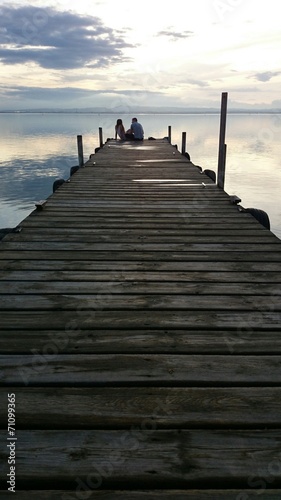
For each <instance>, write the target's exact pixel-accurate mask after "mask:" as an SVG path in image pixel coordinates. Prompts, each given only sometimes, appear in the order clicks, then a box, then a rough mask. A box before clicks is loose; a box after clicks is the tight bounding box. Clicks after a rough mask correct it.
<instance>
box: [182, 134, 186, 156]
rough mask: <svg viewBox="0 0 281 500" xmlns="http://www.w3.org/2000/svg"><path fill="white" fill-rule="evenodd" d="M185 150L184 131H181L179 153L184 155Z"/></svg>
mask: <svg viewBox="0 0 281 500" xmlns="http://www.w3.org/2000/svg"><path fill="white" fill-rule="evenodd" d="M185 152H186V132H182V137H181V154H182V155H184V154H185Z"/></svg>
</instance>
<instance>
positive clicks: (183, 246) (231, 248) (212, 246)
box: [1, 238, 281, 259]
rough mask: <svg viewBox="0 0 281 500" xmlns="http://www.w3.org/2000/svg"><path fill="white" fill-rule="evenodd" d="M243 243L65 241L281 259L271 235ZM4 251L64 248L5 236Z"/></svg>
mask: <svg viewBox="0 0 281 500" xmlns="http://www.w3.org/2000/svg"><path fill="white" fill-rule="evenodd" d="M254 241H255V240H253V241H252V242H247V241H245V242H243V241H242V238H241V242H240V243H237V242H234V243H225V240H222V241H221V242H218V243H216V242H213V243H208V241H207V238H205V240H204V241H202V242H201V243H196V242H187V241H186V242H183V243H180V242H179V243H168V242H161V241H159V242H158V243H157V242H155V243H149V242H145V241H144V242H138V241H132V242H130V243H128V242H127V241H124V242H123V243H118V242H116V241H113V242H112V241H110V240H109V241H107V242H103V243H99V242H98V241H97V242H96V243H87V241H84V242H80V243H79V242H73V241H71V242H67V248H68V250H72V251H74V250H77V251H79V252H85V251H88V252H93V251H117V252H118V251H123V252H124V251H128V252H130V251H139V252H146V251H154V252H156V251H157V252H158V251H168V252H188V251H189V252H196V253H197V252H239V251H240V252H241V251H243V252H251V253H252V252H262V253H263V254H264V253H265V252H268V253H270V252H279V254H280V255H279V256H280V259H281V246H280V245H279V240H278V239H277V238H276V240H275V238H273V239H272V240H271V242H270V243H262V242H256V243H255V242H254ZM1 245H2V248H3V250H9V251H12V250H20V251H24V250H31V251H35V250H37V251H38V250H44V251H50V250H53V251H54V250H65V247H66V242H65V241H61V242H57V241H31V242H29V241H23V242H22V241H20V240H18V241H6V238H5V239H4V241H2V243H1ZM263 258H264V257H263Z"/></svg>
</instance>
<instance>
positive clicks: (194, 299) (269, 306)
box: [0, 282, 281, 331]
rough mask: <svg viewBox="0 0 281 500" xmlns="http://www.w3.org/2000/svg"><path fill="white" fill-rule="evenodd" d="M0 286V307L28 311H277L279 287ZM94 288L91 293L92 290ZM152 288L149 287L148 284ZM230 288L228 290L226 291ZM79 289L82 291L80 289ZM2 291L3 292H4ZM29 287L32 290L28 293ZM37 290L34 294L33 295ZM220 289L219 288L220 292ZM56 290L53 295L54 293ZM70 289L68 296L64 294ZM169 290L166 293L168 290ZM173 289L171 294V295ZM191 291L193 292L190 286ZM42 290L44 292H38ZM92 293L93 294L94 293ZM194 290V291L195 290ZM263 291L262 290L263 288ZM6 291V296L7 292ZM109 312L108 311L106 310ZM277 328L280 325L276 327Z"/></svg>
mask: <svg viewBox="0 0 281 500" xmlns="http://www.w3.org/2000/svg"><path fill="white" fill-rule="evenodd" d="M0 284H3V287H1V286H0V294H1V293H3V295H2V296H1V295H0V299H1V302H0V310H10V311H15V312H17V311H19V310H29V311H54V312H56V311H76V310H83V311H87V310H88V311H93V310H97V309H99V310H103V311H111V310H116V311H118V310H123V311H129V310H134V311H138V310H156V311H161V310H164V311H173V310H174V311H196V310H197V311H201V310H202V311H204V310H208V311H251V312H252V313H254V312H255V311H258V312H263V311H275V312H277V311H281V287H280V286H279V287H275V288H271V289H269V287H267V289H266V293H267V294H269V293H270V292H271V293H272V297H270V298H269V297H268V296H267V295H265V296H259V295H255V293H260V290H259V286H260V285H259V284H257V286H256V287H255V288H254V287H253V288H252V295H243V287H242V286H241V285H240V284H239V288H238V287H237V289H236V293H239V291H240V292H241V295H240V296H236V295H231V292H232V294H233V293H234V292H233V290H232V289H231V287H225V289H226V291H225V294H224V295H213V294H212V293H211V290H210V286H209V285H208V292H209V293H211V294H210V295H206V290H205V295H203V294H201V293H200V291H201V290H200V288H201V287H199V288H198V295H187V294H185V295H184V294H182V295H180V294H179V292H180V290H181V287H180V286H177V285H175V286H174V290H170V288H172V287H170V286H169V285H168V286H167V285H166V293H167V295H163V291H164V290H163V289H165V287H162V286H158V294H157V292H156V293H154V294H151V290H150V287H149V286H147V285H145V286H143V287H142V285H140V286H139V285H137V286H135V287H134V288H135V291H136V289H138V293H133V292H132V290H129V289H128V286H126V285H123V289H124V290H125V289H126V292H127V293H126V294H122V293H120V288H119V293H118V292H117V291H116V289H115V287H114V285H113V284H112V283H109V284H108V285H105V284H100V286H97V287H95V284H94V286H92V284H91V286H90V287H89V286H87V287H86V288H87V292H85V290H84V289H83V284H81V283H79V282H76V283H72V284H71V285H72V287H69V288H68V286H67V284H65V283H63V282H62V283H59V285H61V286H59V287H57V283H56V282H52V283H46V284H47V286H44V285H45V283H44V284H42V285H41V286H40V291H39V290H38V284H37V282H35V283H31V286H26V284H25V283H20V284H21V285H23V287H19V285H18V283H17V282H15V284H14V282H13V283H12V286H10V285H11V284H10V283H8V284H7V282H2V283H0ZM19 288H22V289H23V290H24V292H25V294H19ZM77 288H79V289H80V291H81V292H82V293H80V294H77V292H76V291H77ZM91 288H95V289H96V291H95V292H94V291H93V289H92V290H91ZM139 288H143V289H145V291H146V293H143V294H141V292H140V290H139ZM152 288H153V287H152ZM229 288H230V290H229ZM82 289H83V290H82ZM5 290H6V292H5ZM31 290H33V293H30V292H31ZM214 290H215V291H214V293H218V290H217V289H216V288H214ZM36 291H37V295H36ZM223 291H224V290H223V289H221V292H223ZM54 292H56V294H55V293H54ZM71 292H72V295H68V294H69V293H71ZM168 292H170V293H168ZM172 292H174V294H175V295H171V293H172ZM192 292H193V293H194V287H193V290H192ZM43 293H45V294H46V295H42V294H43ZM94 293H95V294H94ZM195 293H196V292H195ZM263 293H265V291H264V290H263ZM7 294H9V295H7ZM16 294H17V295H16ZM109 314H110V313H109ZM280 331H281V327H280Z"/></svg>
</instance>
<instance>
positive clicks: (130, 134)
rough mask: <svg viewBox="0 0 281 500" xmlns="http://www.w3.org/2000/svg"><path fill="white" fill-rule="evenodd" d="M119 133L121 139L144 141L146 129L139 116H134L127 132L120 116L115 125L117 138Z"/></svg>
mask: <svg viewBox="0 0 281 500" xmlns="http://www.w3.org/2000/svg"><path fill="white" fill-rule="evenodd" d="M117 135H118V136H119V137H120V139H121V141H143V136H144V131H143V128H142V125H141V124H140V123H139V122H138V120H137V118H132V123H131V128H129V130H127V132H125V128H124V125H123V122H122V120H121V118H118V120H117V122H116V125H115V139H117Z"/></svg>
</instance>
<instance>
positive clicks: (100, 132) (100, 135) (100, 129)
mask: <svg viewBox="0 0 281 500" xmlns="http://www.w3.org/2000/svg"><path fill="white" fill-rule="evenodd" d="M99 139H100V148H102V147H103V136H102V127H99Z"/></svg>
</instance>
